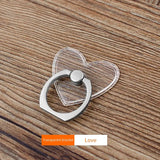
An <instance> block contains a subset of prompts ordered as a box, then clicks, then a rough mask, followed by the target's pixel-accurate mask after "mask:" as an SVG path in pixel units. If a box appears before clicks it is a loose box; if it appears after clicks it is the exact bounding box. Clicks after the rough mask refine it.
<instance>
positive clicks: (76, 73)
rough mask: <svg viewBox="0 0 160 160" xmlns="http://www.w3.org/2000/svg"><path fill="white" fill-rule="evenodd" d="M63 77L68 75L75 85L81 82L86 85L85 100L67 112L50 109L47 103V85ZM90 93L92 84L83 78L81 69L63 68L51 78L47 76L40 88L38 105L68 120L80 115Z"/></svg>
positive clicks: (88, 99)
mask: <svg viewBox="0 0 160 160" xmlns="http://www.w3.org/2000/svg"><path fill="white" fill-rule="evenodd" d="M63 77H69V78H70V80H71V81H72V82H73V83H74V84H75V85H81V84H82V83H83V84H84V85H85V87H86V96H85V100H84V101H83V103H82V105H81V106H80V107H79V108H78V109H76V110H74V111H72V112H69V113H60V112H56V111H54V110H53V109H51V108H50V107H49V105H48V103H47V92H48V90H49V87H50V86H51V85H52V84H53V83H54V82H55V81H56V80H58V79H61V78H63ZM91 95H92V85H91V82H90V80H89V79H87V78H85V75H84V73H83V72H82V71H80V70H73V71H70V70H67V69H65V70H63V71H60V72H58V73H56V74H55V75H53V76H52V77H51V78H49V80H48V81H47V82H46V83H45V85H44V86H43V88H42V91H41V94H40V100H39V103H40V107H41V108H42V109H44V110H45V111H47V112H49V113H51V114H52V115H54V116H56V117H58V118H60V119H62V120H64V121H68V120H71V119H73V118H75V117H77V116H78V115H80V114H81V113H82V112H83V111H84V110H85V108H86V107H87V105H88V103H89V101H90V98H91Z"/></svg>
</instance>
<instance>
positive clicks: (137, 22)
mask: <svg viewBox="0 0 160 160" xmlns="http://www.w3.org/2000/svg"><path fill="white" fill-rule="evenodd" d="M66 46H70V47H72V48H76V49H78V50H80V51H81V52H82V53H84V56H85V57H86V59H87V61H88V62H91V61H98V60H108V61H110V62H112V63H115V64H117V65H118V67H119V68H120V72H121V76H120V80H119V82H118V83H117V85H116V86H115V87H114V88H112V89H111V90H110V91H109V92H107V93H106V94H104V95H102V96H101V97H99V98H97V99H94V100H93V101H92V102H91V103H90V105H89V106H88V108H87V110H86V111H85V112H84V113H83V115H81V116H79V117H78V118H76V119H75V120H72V121H70V122H67V123H66V122H62V121H61V120H59V119H57V118H55V117H54V116H51V115H50V114H48V113H46V112H45V111H43V110H42V109H40V107H39V94H40V91H41V88H42V86H43V84H44V83H45V82H46V80H47V79H48V78H49V77H50V76H51V66H52V61H53V58H54V55H55V54H56V52H57V51H58V50H59V49H61V48H63V47H66ZM48 98H49V100H48V101H49V103H50V105H51V106H52V107H54V108H55V109H59V108H61V107H63V106H62V104H61V103H60V100H59V99H58V96H57V94H56V92H55V90H54V89H52V90H51V91H50V92H49V96H48ZM0 116H1V117H0V118H1V120H0V132H1V137H0V138H1V139H0V159H2V160H3V159H5V160H6V159H8V160H12V159H13V160H17V159H19V160H24V159H26V160H28V159H29V160H39V159H43V160H44V159H45V160H54V159H61V160H69V159H72V160H73V159H80V160H81V159H90V160H91V159H92V160H94V159H96V160H99V159H105V160H133V159H138V160H158V159H159V157H160V9H159V8H158V5H148V4H147V3H143V2H142V1H132V0H124V1H121V0H118V1H116V0H112V1H111V0H94V1H93V0H77V1H72V0H57V1H52V0H45V1H43V0H9V1H8V0H0ZM42 134H107V135H108V146H107V147H102V146H97V147H96V146H93V147H90V146H87V147H83V146H82V147H80V146H67V147H64V146H56V147H54V146H52V147H44V146H41V135H42Z"/></svg>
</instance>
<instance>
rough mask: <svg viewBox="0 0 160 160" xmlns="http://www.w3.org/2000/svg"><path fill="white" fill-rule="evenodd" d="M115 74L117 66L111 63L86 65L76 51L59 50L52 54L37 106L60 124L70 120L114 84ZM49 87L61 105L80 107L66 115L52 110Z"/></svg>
mask: <svg viewBox="0 0 160 160" xmlns="http://www.w3.org/2000/svg"><path fill="white" fill-rule="evenodd" d="M119 75H120V72H119V69H118V67H117V66H116V65H115V64H113V63H111V62H108V61H105V60H101V61H95V62H90V63H88V62H87V61H86V59H85V57H84V56H83V54H82V53H81V52H79V51H78V50H76V49H74V48H70V47H66V48H63V49H61V50H60V51H59V52H58V53H57V54H56V55H55V58H54V61H53V65H52V77H51V78H50V79H49V80H48V81H47V82H46V83H45V85H44V87H43V88H42V91H41V94H40V107H41V108H42V109H44V110H45V111H47V112H49V113H51V114H52V115H54V116H56V117H58V118H60V119H62V120H64V121H68V120H71V119H73V118H75V117H77V116H78V115H80V114H81V113H82V112H83V111H84V110H85V108H86V107H87V105H88V103H89V101H90V99H94V98H96V97H98V96H100V95H102V94H104V93H105V92H107V91H108V90H109V89H111V88H112V87H113V86H114V85H115V84H116V83H117V81H118V79H119ZM64 77H69V78H64ZM91 82H92V84H91ZM52 84H54V86H55V89H56V91H57V94H58V96H59V98H60V100H61V102H62V103H63V105H64V106H72V105H75V104H80V103H82V105H81V106H80V107H79V108H78V109H76V110H74V111H72V112H68V113H61V112H56V111H54V110H53V109H52V108H50V107H49V105H48V103H47V92H48V89H49V87H50V86H51V85H52ZM73 84H75V85H73ZM77 85H79V86H77Z"/></svg>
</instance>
